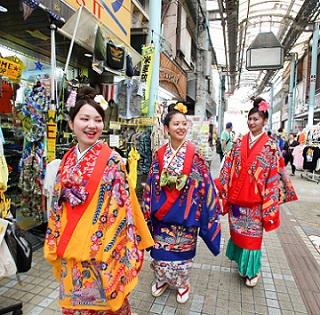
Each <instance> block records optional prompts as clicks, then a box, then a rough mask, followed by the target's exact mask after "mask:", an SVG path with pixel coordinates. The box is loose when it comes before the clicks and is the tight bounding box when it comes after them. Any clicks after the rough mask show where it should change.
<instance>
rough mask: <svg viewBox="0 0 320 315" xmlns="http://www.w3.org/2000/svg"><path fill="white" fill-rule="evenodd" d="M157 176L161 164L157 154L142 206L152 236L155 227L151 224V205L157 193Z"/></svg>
mask: <svg viewBox="0 0 320 315" xmlns="http://www.w3.org/2000/svg"><path fill="white" fill-rule="evenodd" d="M157 174H159V163H158V155H157V154H155V155H154V157H153V159H152V163H151V167H150V170H149V173H148V177H147V181H146V184H145V186H144V189H143V193H142V204H141V209H142V213H143V216H144V219H145V220H146V222H147V225H148V228H149V230H150V233H151V234H153V227H152V222H151V204H152V198H154V196H153V193H154V191H155V188H154V183H155V181H156V179H155V176H157Z"/></svg>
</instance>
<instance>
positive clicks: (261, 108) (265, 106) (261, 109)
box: [258, 101, 269, 112]
mask: <svg viewBox="0 0 320 315" xmlns="http://www.w3.org/2000/svg"><path fill="white" fill-rule="evenodd" d="M258 109H259V112H266V111H267V110H268V109H269V104H268V103H267V102H266V101H261V102H260V103H259V105H258Z"/></svg>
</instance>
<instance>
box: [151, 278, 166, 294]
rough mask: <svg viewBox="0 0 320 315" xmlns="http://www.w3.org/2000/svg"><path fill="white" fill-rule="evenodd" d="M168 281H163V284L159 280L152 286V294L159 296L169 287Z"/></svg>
mask: <svg viewBox="0 0 320 315" xmlns="http://www.w3.org/2000/svg"><path fill="white" fill-rule="evenodd" d="M167 287H168V283H166V282H163V283H162V284H161V283H160V284H159V283H158V282H157V281H156V282H155V283H154V284H153V285H152V287H151V294H152V296H154V297H159V296H160V295H162V293H163V292H164V291H165V290H166V289H167Z"/></svg>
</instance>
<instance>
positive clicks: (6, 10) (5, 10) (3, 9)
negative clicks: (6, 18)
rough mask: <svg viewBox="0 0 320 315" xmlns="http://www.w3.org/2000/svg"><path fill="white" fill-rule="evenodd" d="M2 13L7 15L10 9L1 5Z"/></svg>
mask: <svg viewBox="0 0 320 315" xmlns="http://www.w3.org/2000/svg"><path fill="white" fill-rule="evenodd" d="M0 12H3V13H6V12H8V9H7V8H5V7H3V6H2V5H0Z"/></svg>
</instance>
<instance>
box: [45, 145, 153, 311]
mask: <svg viewBox="0 0 320 315" xmlns="http://www.w3.org/2000/svg"><path fill="white" fill-rule="evenodd" d="M152 245H153V240H152V238H151V236H150V233H149V230H148V228H147V226H146V224H145V221H144V218H143V215H142V212H141V210H140V207H139V204H138V201H137V199H136V196H135V193H134V191H133V190H132V187H131V184H130V183H129V182H128V181H127V176H126V173H125V165H124V164H123V163H122V160H121V158H120V156H119V155H118V154H117V153H116V152H115V151H112V150H111V149H110V148H109V147H108V146H107V145H105V144H104V143H103V142H97V143H96V144H95V145H93V146H92V147H91V148H90V149H89V150H88V151H87V152H86V153H85V154H84V156H82V157H81V158H80V159H79V160H78V161H77V155H76V148H72V149H71V150H70V151H68V153H66V155H65V156H64V158H63V160H62V163H61V166H60V168H59V171H58V174H57V179H56V184H55V188H54V192H53V197H52V205H51V210H50V217H49V220H48V229H47V233H46V241H45V247H44V253H45V257H46V258H47V259H48V261H49V262H50V263H51V264H52V266H53V269H54V274H55V276H56V278H57V279H58V280H59V281H60V294H59V304H60V305H61V306H62V307H63V308H66V309H70V310H71V309H74V310H79V311H80V310H82V309H86V310H101V311H102V310H112V311H117V310H119V309H121V308H123V303H124V302H126V301H127V295H128V294H129V293H130V291H131V290H132V289H133V288H134V287H135V285H136V284H137V281H138V278H137V275H138V272H139V270H140V269H141V267H142V262H143V251H142V250H143V249H144V248H147V247H150V246H152ZM65 314H67V313H65ZM81 314H82V313H81ZM121 314H122V313H121ZM125 314H127V313H125Z"/></svg>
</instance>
